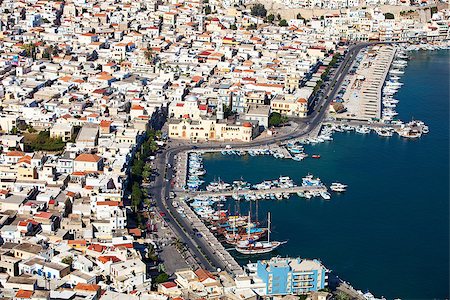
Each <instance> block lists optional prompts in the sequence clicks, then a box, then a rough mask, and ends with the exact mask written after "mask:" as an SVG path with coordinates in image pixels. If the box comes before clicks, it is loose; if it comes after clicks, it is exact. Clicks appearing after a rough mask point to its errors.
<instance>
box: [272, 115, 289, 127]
mask: <svg viewBox="0 0 450 300" xmlns="http://www.w3.org/2000/svg"><path fill="white" fill-rule="evenodd" d="M287 121H288V119H287V117H286V116H282V115H281V114H280V113H277V112H273V113H271V114H270V117H269V126H280V125H282V124H284V123H286V122H287Z"/></svg>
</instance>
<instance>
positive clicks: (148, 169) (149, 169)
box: [142, 164, 152, 180]
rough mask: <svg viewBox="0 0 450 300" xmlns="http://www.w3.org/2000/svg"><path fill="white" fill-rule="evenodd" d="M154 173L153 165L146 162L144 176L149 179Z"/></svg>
mask: <svg viewBox="0 0 450 300" xmlns="http://www.w3.org/2000/svg"><path fill="white" fill-rule="evenodd" d="M151 175H152V167H151V166H150V165H149V164H145V166H144V170H143V171H142V178H143V179H146V180H148V179H149V178H150V176H151Z"/></svg>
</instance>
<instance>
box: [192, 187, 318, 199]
mask: <svg viewBox="0 0 450 300" xmlns="http://www.w3.org/2000/svg"><path fill="white" fill-rule="evenodd" d="M326 191H327V187H326V186H324V185H323V186H294V187H290V188H271V189H260V190H229V191H220V192H209V191H198V192H194V193H191V194H188V195H189V196H190V197H192V195H195V196H194V197H204V198H207V197H221V196H222V197H231V196H233V195H234V196H236V195H237V196H244V195H267V194H284V193H289V194H295V193H302V192H326Z"/></svg>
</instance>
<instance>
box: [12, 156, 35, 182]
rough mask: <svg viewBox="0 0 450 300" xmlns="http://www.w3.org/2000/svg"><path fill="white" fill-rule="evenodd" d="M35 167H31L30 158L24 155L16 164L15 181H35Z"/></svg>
mask: <svg viewBox="0 0 450 300" xmlns="http://www.w3.org/2000/svg"><path fill="white" fill-rule="evenodd" d="M37 177H38V176H37V170H36V167H33V166H32V165H31V157H30V156H28V155H25V156H24V157H22V158H21V159H19V161H18V162H17V179H19V180H32V179H37Z"/></svg>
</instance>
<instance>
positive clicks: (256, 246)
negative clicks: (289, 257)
mask: <svg viewBox="0 0 450 300" xmlns="http://www.w3.org/2000/svg"><path fill="white" fill-rule="evenodd" d="M267 219H268V225H267V241H265V242H259V241H254V240H252V239H251V238H250V234H248V238H247V239H246V240H244V241H240V242H239V243H238V244H237V245H236V247H235V249H236V251H237V252H239V253H241V254H245V255H254V254H263V253H269V252H272V251H273V250H275V249H277V248H278V247H279V246H281V245H283V244H285V243H287V241H284V242H278V241H270V212H269V213H268V216H267Z"/></svg>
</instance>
